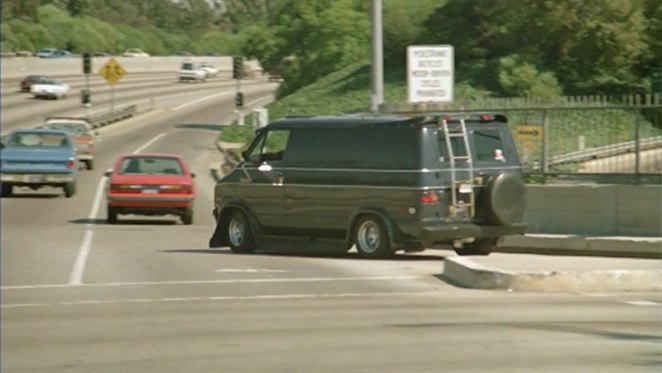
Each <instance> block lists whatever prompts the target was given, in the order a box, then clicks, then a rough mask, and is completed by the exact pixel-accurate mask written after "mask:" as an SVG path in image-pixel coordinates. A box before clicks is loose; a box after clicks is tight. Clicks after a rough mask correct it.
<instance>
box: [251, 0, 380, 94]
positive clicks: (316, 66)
mask: <svg viewBox="0 0 662 373" xmlns="http://www.w3.org/2000/svg"><path fill="white" fill-rule="evenodd" d="M279 4H280V5H282V7H280V8H279V9H278V10H277V11H276V13H275V14H272V15H271V17H270V20H269V23H268V25H267V26H265V27H256V28H252V29H251V31H250V32H249V33H248V35H247V44H246V50H245V52H246V54H247V55H249V56H255V57H257V58H258V59H259V60H260V62H261V63H262V66H263V67H265V68H266V69H267V70H277V71H279V72H280V73H281V74H282V75H283V76H284V77H285V84H284V86H283V88H282V92H283V94H287V93H289V92H292V91H294V90H296V89H298V88H300V87H302V86H304V85H306V84H309V83H311V82H313V81H315V80H316V79H318V78H320V77H322V76H324V75H326V74H328V73H330V72H333V71H336V70H338V69H339V68H341V67H344V66H347V65H349V64H351V63H353V62H356V61H360V60H362V59H365V58H367V56H368V55H369V53H370V49H369V48H370V21H369V15H368V12H367V7H366V6H365V4H358V3H356V2H355V1H353V0H285V1H283V2H282V3H279Z"/></svg>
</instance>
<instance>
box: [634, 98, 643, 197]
mask: <svg viewBox="0 0 662 373" xmlns="http://www.w3.org/2000/svg"><path fill="white" fill-rule="evenodd" d="M634 127H635V130H634V144H635V145H634V173H635V180H637V184H641V178H640V176H641V132H640V131H641V129H640V127H641V109H637V110H636V113H635V117H634Z"/></svg>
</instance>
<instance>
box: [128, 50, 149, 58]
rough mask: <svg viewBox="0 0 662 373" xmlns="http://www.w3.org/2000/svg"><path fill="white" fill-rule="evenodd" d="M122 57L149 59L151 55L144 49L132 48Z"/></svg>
mask: <svg viewBox="0 0 662 373" xmlns="http://www.w3.org/2000/svg"><path fill="white" fill-rule="evenodd" d="M122 56H124V57H149V54H148V53H146V52H144V51H143V50H142V49H138V48H131V49H127V50H126V51H125V52H124V53H123V54H122Z"/></svg>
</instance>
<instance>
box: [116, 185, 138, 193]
mask: <svg viewBox="0 0 662 373" xmlns="http://www.w3.org/2000/svg"><path fill="white" fill-rule="evenodd" d="M141 191H142V185H134V184H110V192H111V193H140V192H141Z"/></svg>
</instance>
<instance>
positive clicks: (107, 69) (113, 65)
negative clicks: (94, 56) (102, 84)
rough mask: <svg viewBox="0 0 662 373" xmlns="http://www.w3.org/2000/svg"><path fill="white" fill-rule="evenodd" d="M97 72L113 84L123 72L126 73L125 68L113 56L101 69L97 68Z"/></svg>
mask: <svg viewBox="0 0 662 373" xmlns="http://www.w3.org/2000/svg"><path fill="white" fill-rule="evenodd" d="M99 74H101V76H103V77H104V78H105V79H106V81H108V84H110V85H113V84H115V83H117V81H118V80H120V78H121V77H122V76H124V74H126V70H124V68H123V67H122V65H120V64H119V62H117V61H116V60H115V59H114V58H111V59H110V60H108V62H106V64H105V65H103V67H102V68H101V69H99Z"/></svg>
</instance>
